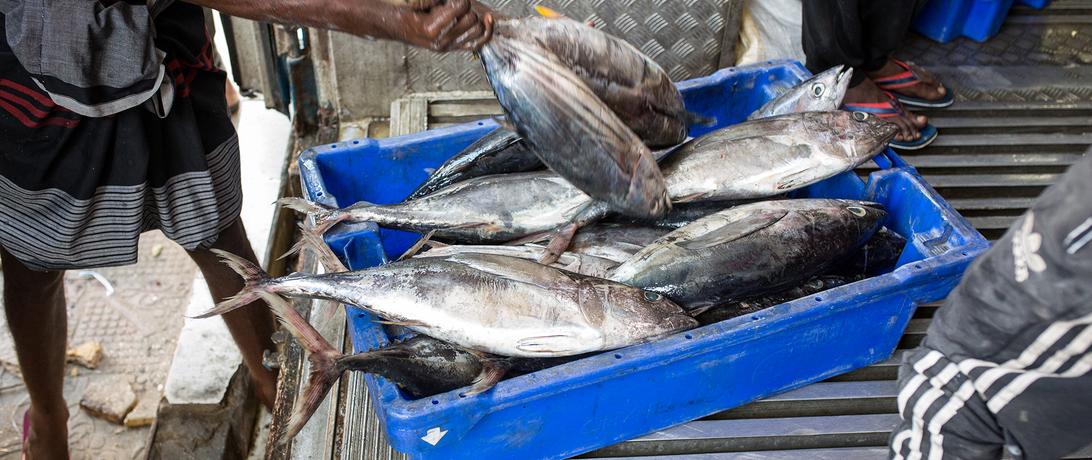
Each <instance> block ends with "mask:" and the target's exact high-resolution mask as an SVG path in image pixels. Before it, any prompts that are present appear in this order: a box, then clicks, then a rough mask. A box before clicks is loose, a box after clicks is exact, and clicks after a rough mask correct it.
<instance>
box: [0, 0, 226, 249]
mask: <svg viewBox="0 0 1092 460" xmlns="http://www.w3.org/2000/svg"><path fill="white" fill-rule="evenodd" d="M3 23H4V21H3V16H2V15H0V37H4V36H5V35H4V25H3ZM155 30H156V45H157V47H158V48H159V49H161V50H163V51H165V52H166V59H165V61H164V64H165V67H166V71H167V73H168V74H169V75H170V78H171V80H172V82H173V86H174V100H173V104H172V107H171V109H170V112H169V113H168V114H167V115H166V116H165V117H160V116H159V115H157V114H156V113H154V111H153V110H150V109H149V108H146V107H145V106H143V105H142V106H137V107H134V108H131V109H128V110H125V111H122V112H120V113H117V114H115V115H112V116H107V117H101V118H88V117H83V116H80V115H77V114H75V113H73V112H71V111H69V110H66V109H65V108H63V107H60V106H58V105H56V104H54V102H53V100H52V99H51V98H50V97H49V95H48V94H46V93H45V92H44V91H42V90H41V89H40V87H39V86H38V85H37V84H36V83H35V82H34V81H33V80H32V79H31V76H30V75H29V74H28V73H27V72H26V70H25V69H24V68H23V66H21V65H20V63H19V61H18V60H17V59H16V57H15V56H14V55H13V54H12V52H11V49H10V47H9V46H8V45H7V44H6V43H5V42H4V41H3V39H2V38H0V246H2V247H3V248H4V249H6V250H7V251H8V252H10V253H11V254H13V255H14V256H15V257H16V258H18V259H19V260H20V261H22V262H23V263H24V264H26V265H27V266H29V267H31V268H33V269H37V270H51V269H68V268H89V267H101V266H114V265H123V264H128V263H133V262H135V261H136V254H137V241H138V239H139V236H140V234H141V233H142V232H145V231H148V230H153V229H159V230H162V231H163V233H164V234H166V235H167V236H168V237H169V238H171V239H173V240H174V241H176V242H178V243H179V244H181V245H182V246H183V247H185V248H186V249H188V250H193V249H197V248H202V247H207V246H209V245H211V244H212V243H213V242H214V241H215V240H216V237H217V235H218V234H219V233H220V231H222V230H223V229H224V228H226V227H228V226H230V225H231V224H233V223H234V222H235V220H236V219H237V218H238V215H239V210H240V208H241V203H242V195H241V191H240V180H239V147H238V141H237V138H236V134H235V128H234V126H232V123H231V119H230V117H229V115H228V110H227V105H226V101H225V98H224V87H225V81H224V80H225V78H226V76H225V74H224V72H223V71H221V70H219V69H217V68H216V67H215V66H214V65H213V61H212V45H211V40H210V39H209V35H208V33H207V32H206V30H205V22H204V16H203V13H202V10H201V8H200V7H197V6H194V5H190V4H186V3H181V2H179V3H175V4H173V5H171V6H169V7H167V8H166V9H165V10H164V11H163V12H162V13H160V14H159V15H158V16H157V17H156V19H155ZM81 90H85V91H96V90H110V91H117V90H119V89H118V88H108V89H104V88H83V89H81Z"/></svg>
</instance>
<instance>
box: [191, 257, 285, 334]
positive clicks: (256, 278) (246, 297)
mask: <svg viewBox="0 0 1092 460" xmlns="http://www.w3.org/2000/svg"><path fill="white" fill-rule="evenodd" d="M210 251H212V253H213V254H216V255H217V256H220V260H221V261H222V262H223V263H224V264H225V265H227V266H228V268H231V269H232V271H234V272H235V273H238V274H239V276H241V277H243V288H242V289H241V290H240V291H239V293H238V294H235V295H233V296H231V297H228V298H227V299H224V301H222V302H220V303H219V304H217V305H216V306H215V307H212V309H211V310H209V311H206V312H204V313H201V314H198V315H195V316H191V318H208V317H210V316H216V315H222V314H224V313H227V312H230V311H232V310H235V309H237V308H239V307H242V306H244V305H248V304H250V303H251V302H253V301H255V300H258V299H259V298H260V297H261V294H262V293H263V292H272V291H273V288H272V286H270V285H269V281H270V277H269V274H268V273H266V272H265V270H262V268H261V267H259V266H258V265H257V264H255V263H253V262H251V261H249V260H246V259H244V258H242V257H239V256H237V255H235V254H232V253H230V252H227V251H222V250H220V249H210Z"/></svg>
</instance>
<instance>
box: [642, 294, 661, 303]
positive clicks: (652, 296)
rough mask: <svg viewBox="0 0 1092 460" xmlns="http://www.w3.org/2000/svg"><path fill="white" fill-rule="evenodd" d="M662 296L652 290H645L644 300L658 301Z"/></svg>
mask: <svg viewBox="0 0 1092 460" xmlns="http://www.w3.org/2000/svg"><path fill="white" fill-rule="evenodd" d="M662 298H664V296H662V295H660V294H657V293H655V292H652V291H645V300H647V301H649V302H659V301H660V299H662Z"/></svg>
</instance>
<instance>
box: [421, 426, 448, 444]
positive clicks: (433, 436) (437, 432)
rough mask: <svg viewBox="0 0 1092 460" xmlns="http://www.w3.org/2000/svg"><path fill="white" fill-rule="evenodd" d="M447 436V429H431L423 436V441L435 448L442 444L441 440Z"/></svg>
mask: <svg viewBox="0 0 1092 460" xmlns="http://www.w3.org/2000/svg"><path fill="white" fill-rule="evenodd" d="M445 434H447V430H445V429H442V428H440V427H435V428H430V429H429V430H428V433H425V435H424V436H421V440H422V441H425V442H427V443H429V444H431V445H434V446H435V445H436V443H438V442H440V440H441V439H443V438H444V435H445Z"/></svg>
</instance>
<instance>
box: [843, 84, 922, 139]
mask: <svg viewBox="0 0 1092 460" xmlns="http://www.w3.org/2000/svg"><path fill="white" fill-rule="evenodd" d="M884 94H887V98H888V99H887V102H862V103H857V104H843V105H842V107H844V108H845V109H846V110H850V111H853V112H865V113H870V114H872V115H875V116H877V117H880V118H895V117H898V116H901V115H904V114H906V109H905V108H903V106H902V104H901V103H899V100H898V99H896V98H895V96H894V95H892V94H891V93H887V92H885V93H884ZM919 133H920V134H921V137H918V138H917V139H915V140H912V141H896V140H893V141H891V142H890V143H889V144H888V145H890V146H891V148H894V149H899V150H919V149H923V148H925V147H926V146H928V145H929V144H932V143H933V141H935V140H936V139H937V134H938V132H937V128H936V127H935V126H933V124H932V123H929V124H926V125H925V127H924V128H921V130H920V131H919Z"/></svg>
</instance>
